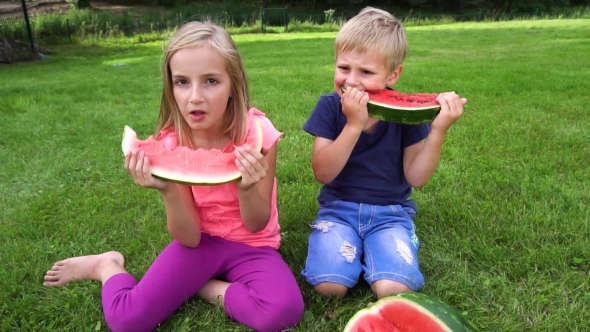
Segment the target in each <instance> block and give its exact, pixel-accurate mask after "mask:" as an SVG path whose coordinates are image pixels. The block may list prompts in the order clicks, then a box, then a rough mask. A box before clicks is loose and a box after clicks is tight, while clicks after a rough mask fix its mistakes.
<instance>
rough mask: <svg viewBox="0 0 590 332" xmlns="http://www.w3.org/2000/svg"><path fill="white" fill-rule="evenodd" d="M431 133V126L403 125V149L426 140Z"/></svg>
mask: <svg viewBox="0 0 590 332" xmlns="http://www.w3.org/2000/svg"><path fill="white" fill-rule="evenodd" d="M429 133H430V124H429V123H425V124H420V125H402V149H405V148H407V147H408V146H411V145H414V144H416V143H418V142H420V141H422V140H424V139H425V138H426V137H427V136H428V134H429Z"/></svg>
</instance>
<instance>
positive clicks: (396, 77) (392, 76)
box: [387, 65, 403, 86]
mask: <svg viewBox="0 0 590 332" xmlns="http://www.w3.org/2000/svg"><path fill="white" fill-rule="evenodd" d="M402 70H403V67H402V65H399V66H397V68H395V69H394V70H393V71H392V72H391V74H389V77H388V78H387V86H392V85H394V84H395V83H396V82H397V80H399V77H400V76H401V74H402Z"/></svg>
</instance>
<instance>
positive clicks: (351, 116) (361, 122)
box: [340, 88, 369, 130]
mask: <svg viewBox="0 0 590 332" xmlns="http://www.w3.org/2000/svg"><path fill="white" fill-rule="evenodd" d="M368 102H369V94H368V93H366V92H364V91H361V90H359V89H357V88H348V89H346V91H345V92H344V94H343V95H342V98H341V99H340V103H341V104H342V112H343V113H344V115H345V116H346V121H347V123H348V124H349V125H350V126H352V127H354V128H358V129H360V130H363V129H365V126H366V125H367V121H369V112H368V110H367V103H368Z"/></svg>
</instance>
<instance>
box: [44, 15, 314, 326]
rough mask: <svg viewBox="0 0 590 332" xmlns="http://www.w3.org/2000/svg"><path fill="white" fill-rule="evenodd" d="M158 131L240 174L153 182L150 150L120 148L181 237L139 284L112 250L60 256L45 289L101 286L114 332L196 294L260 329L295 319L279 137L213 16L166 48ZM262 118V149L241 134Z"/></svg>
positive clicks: (156, 319)
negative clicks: (231, 159) (216, 152)
mask: <svg viewBox="0 0 590 332" xmlns="http://www.w3.org/2000/svg"><path fill="white" fill-rule="evenodd" d="M163 74H164V87H163V93H162V102H161V107H160V119H159V125H158V128H157V130H156V134H157V137H159V139H161V140H162V141H163V143H164V145H165V146H166V147H167V148H168V149H171V150H172V149H174V148H176V147H177V146H189V147H192V148H195V149H196V148H204V149H220V150H223V151H224V152H231V151H233V152H234V154H235V156H236V160H235V163H236V166H237V167H238V169H239V170H240V173H241V174H242V178H241V179H240V180H239V181H237V182H235V183H229V184H224V185H219V186H210V187H207V186H199V187H196V186H195V187H191V186H186V185H179V184H175V183H171V182H164V181H162V180H159V179H156V178H154V177H153V176H152V175H151V173H150V166H149V160H147V158H146V157H145V156H144V154H143V152H139V153H129V154H128V155H127V156H125V168H126V169H127V171H128V172H129V174H130V175H131V176H132V177H133V180H134V181H135V183H136V184H138V185H140V186H142V187H146V188H154V189H157V190H160V191H161V193H162V199H163V201H164V205H165V207H166V221H167V226H168V230H169V232H170V234H171V235H172V236H173V238H174V240H173V241H172V243H170V244H169V245H168V246H167V247H166V248H165V249H164V251H162V253H161V254H160V255H159V256H158V257H157V258H156V260H155V261H154V263H153V264H152V266H151V267H150V268H149V269H148V271H147V272H146V274H145V276H144V277H143V279H142V280H141V281H139V282H137V281H136V279H135V278H134V277H133V276H131V275H130V274H128V273H127V272H126V271H125V268H124V259H123V256H122V255H121V254H120V253H118V252H115V251H111V252H106V253H103V254H100V255H92V256H81V257H74V258H69V259H66V260H63V261H60V262H57V263H55V265H54V266H53V267H52V268H51V270H49V271H47V274H46V276H45V282H44V285H45V286H60V285H64V284H66V283H68V282H70V281H74V280H85V279H91V280H97V281H100V282H102V286H103V288H102V305H103V310H104V315H105V320H106V322H107V324H108V326H109V327H110V328H111V329H112V330H114V331H131V330H133V331H148V330H152V329H154V328H155V327H156V326H158V324H160V323H161V322H162V321H164V320H165V319H166V318H167V317H169V316H170V315H171V314H172V313H173V312H174V311H175V310H176V309H177V308H178V307H180V306H181V305H182V304H183V303H184V302H185V301H186V300H187V299H189V298H190V297H192V296H193V295H195V294H197V295H198V296H200V297H201V298H203V299H204V300H206V301H209V302H218V301H219V302H221V303H222V304H223V306H224V309H225V312H226V314H227V315H228V316H230V317H231V318H233V319H235V320H236V321H238V322H240V323H242V324H244V325H247V326H249V327H251V328H253V329H256V330H258V331H281V330H284V329H287V328H290V327H293V326H294V325H296V324H297V323H298V322H299V320H300V318H301V316H302V314H303V298H302V295H301V291H300V290H299V287H298V285H297V282H296V281H295V277H294V275H293V273H292V272H291V270H290V269H289V267H288V266H287V264H286V263H285V262H284V261H283V259H282V258H281V256H280V255H279V253H278V252H277V249H278V247H279V242H280V233H279V230H280V228H279V225H278V214H277V206H276V180H275V167H276V156H277V146H276V145H277V143H278V141H279V140H280V136H281V133H280V132H278V131H277V130H276V129H275V127H274V126H273V125H272V123H271V122H270V121H269V120H268V119H267V118H266V117H265V116H264V113H262V112H260V111H258V110H257V109H255V108H251V107H250V104H249V95H248V85H247V82H246V75H245V71H244V67H243V64H242V61H241V59H240V55H239V53H238V50H237V48H236V45H235V44H234V42H233V40H232V39H231V37H230V35H229V34H228V33H227V32H226V31H225V30H223V29H222V28H220V27H218V26H216V25H214V24H212V23H209V22H206V23H201V22H191V23H188V24H186V25H185V26H183V27H182V28H181V29H180V30H179V31H178V32H177V33H176V35H175V36H174V37H173V38H172V40H171V41H170V43H169V45H168V47H167V48H166V50H165V52H164V62H163ZM253 118H257V119H258V120H259V122H260V123H261V124H262V128H263V137H264V138H263V139H264V142H263V152H264V155H263V154H261V153H260V152H258V151H254V150H253V149H250V148H248V147H245V148H244V147H239V148H234V146H236V145H240V144H241V143H242V142H244V140H245V138H246V135H247V133H248V129H249V125H250V123H251V121H252V119H253Z"/></svg>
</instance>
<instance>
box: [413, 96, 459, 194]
mask: <svg viewBox="0 0 590 332" xmlns="http://www.w3.org/2000/svg"><path fill="white" fill-rule="evenodd" d="M437 101H438V102H439V103H440V105H441V110H440V113H439V115H438V116H437V117H436V119H434V121H433V122H432V125H431V131H430V133H429V134H428V137H427V138H426V141H421V142H418V143H416V144H413V145H410V146H408V147H406V148H405V149H404V174H405V176H406V180H407V181H408V183H409V184H410V185H411V186H412V187H414V188H421V187H423V186H425V185H426V184H427V183H428V181H430V179H431V178H432V175H433V174H434V171H435V170H436V167H437V166H438V162H439V160H440V154H441V150H442V145H443V141H444V138H445V135H446V133H447V130H448V129H449V128H450V127H451V125H453V123H455V121H457V120H458V119H459V118H460V117H461V115H463V105H464V104H465V103H467V99H465V98H460V97H459V96H458V95H457V94H455V93H454V92H448V93H441V94H440V95H439V96H438V98H437Z"/></svg>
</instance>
